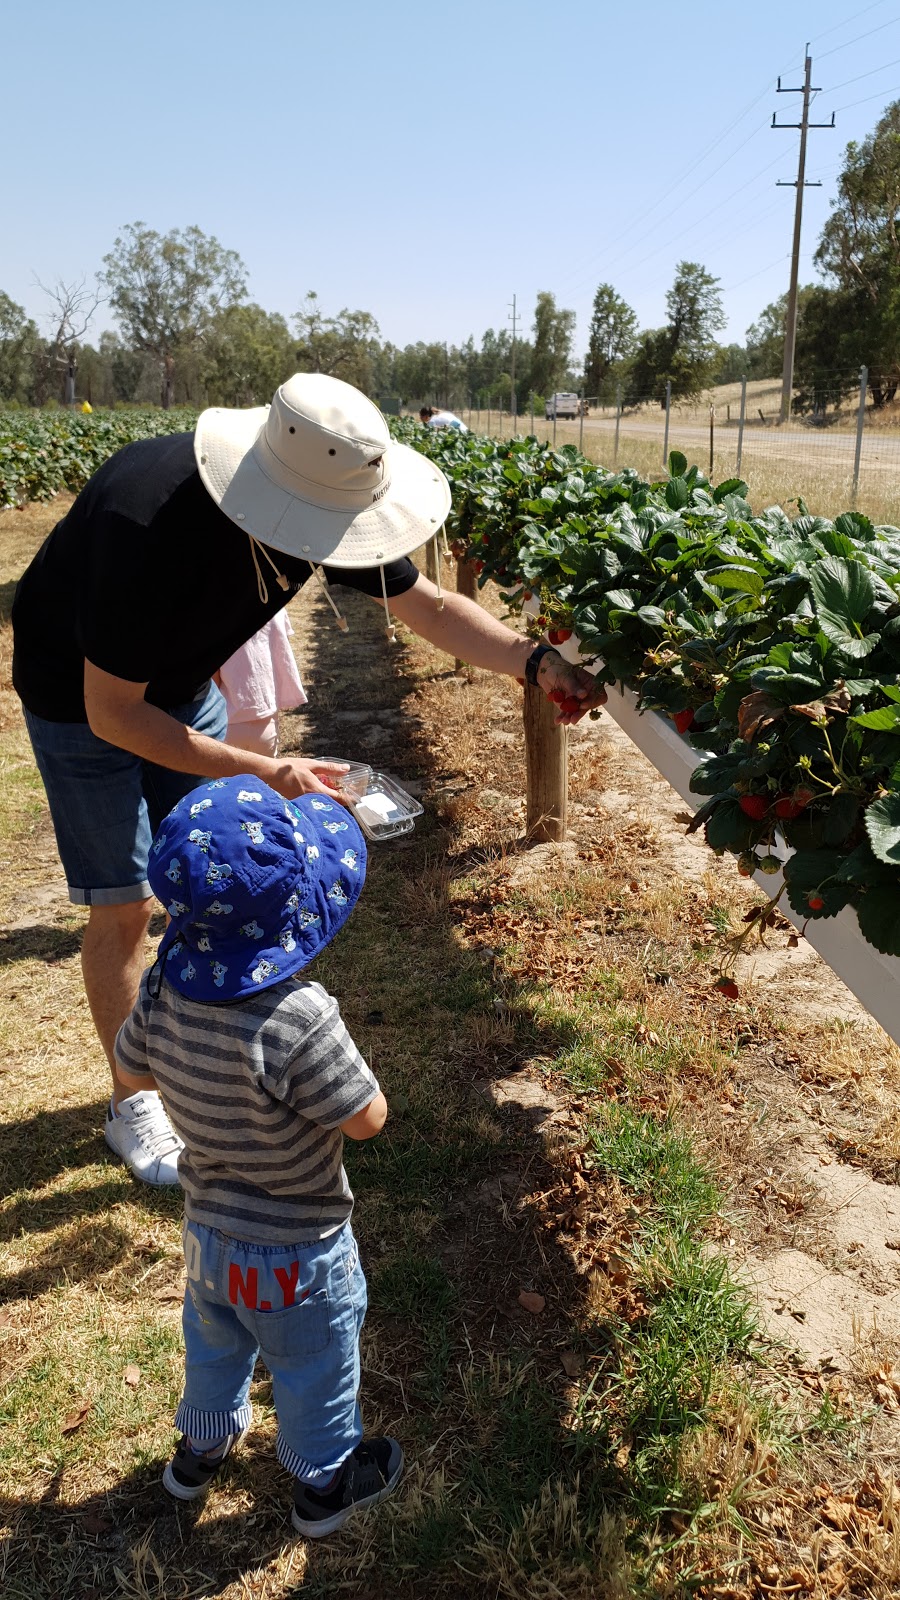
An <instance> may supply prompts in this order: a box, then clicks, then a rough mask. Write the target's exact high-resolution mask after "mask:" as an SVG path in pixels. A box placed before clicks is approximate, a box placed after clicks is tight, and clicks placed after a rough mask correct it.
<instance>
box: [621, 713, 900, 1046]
mask: <svg viewBox="0 0 900 1600" xmlns="http://www.w3.org/2000/svg"><path fill="white" fill-rule="evenodd" d="M604 709H605V710H606V711H608V712H609V714H610V716H611V717H612V718H613V720H614V721H615V722H617V723H618V725H619V727H620V728H621V729H622V732H623V733H627V735H628V737H629V739H631V741H632V743H633V744H636V745H637V747H638V749H639V750H641V751H642V752H643V754H644V755H645V756H646V757H647V760H648V761H650V762H652V764H653V766H654V767H655V768H656V770H657V772H659V773H660V774H661V775H662V776H663V777H664V778H665V779H666V781H667V782H668V783H670V784H671V785H672V788H673V789H675V790H676V792H677V793H678V794H680V795H681V798H682V799H683V800H684V801H685V802H686V803H687V804H688V805H689V806H690V807H691V810H692V811H696V810H697V808H698V806H699V804H700V803H701V802H702V800H703V799H704V798H705V796H698V795H695V794H692V793H691V789H690V781H691V773H692V772H693V770H694V768H695V767H697V766H699V765H700V762H701V761H702V760H703V752H702V751H701V750H695V749H693V747H692V746H691V745H689V744H687V743H686V742H685V740H684V739H682V737H681V735H680V734H679V733H678V731H677V729H676V728H675V727H674V726H673V724H672V723H671V722H670V721H669V720H668V718H667V717H661V716H658V715H657V713H656V712H655V711H644V712H639V711H638V709H637V699H636V696H635V695H634V693H633V691H632V690H631V689H618V688H612V689H610V690H609V700H608V702H607V704H606V706H605V708H604ZM785 854H790V852H789V851H785ZM753 876H754V879H755V881H756V882H757V883H758V884H759V886H760V888H761V889H764V890H765V892H766V894H767V895H772V894H774V893H775V892H776V890H777V889H778V888H779V886H780V884H781V882H782V879H781V877H780V876H777V877H776V876H774V875H773V876H767V875H766V874H765V873H762V872H755V873H754V874H753ZM781 909H782V910H783V911H784V914H785V916H786V917H789V918H790V920H791V922H793V923H794V924H795V926H796V927H798V928H800V927H802V926H803V918H802V917H799V916H798V915H797V914H796V912H794V911H792V910H791V908H790V906H789V905H788V904H787V902H786V901H785V902H784V904H783V905H782V906H781ZM806 938H807V941H808V942H809V944H811V945H812V947H813V949H814V950H817V951H818V953H819V955H820V956H821V957H822V959H823V961H827V962H828V965H829V966H830V967H831V969H832V971H833V972H836V973H837V975H838V977H839V978H840V979H841V980H842V982H844V983H845V984H846V985H847V988H848V989H851V990H852V992H853V993H854V994H855V995H856V998H857V999H858V1000H860V1001H861V1002H862V1004H863V1005H864V1006H865V1008H866V1010H867V1011H870V1012H871V1014H872V1016H873V1017H874V1018H875V1019H876V1021H877V1022H880V1023H881V1026H882V1027H883V1028H884V1030H885V1032H886V1033H889V1034H890V1036H891V1038H892V1039H894V1040H896V1041H897V1043H900V959H898V958H897V957H896V956H886V955H882V953H881V951H880V950H876V949H875V947H874V945H871V944H869V942H868V940H866V939H864V938H863V936H862V934H861V932H860V929H859V923H858V922H857V920H856V913H855V911H853V909H852V907H850V906H846V907H845V908H844V910H843V911H841V912H839V913H838V915H837V916H836V917H827V918H817V919H816V920H815V921H811V922H809V923H808V924H807V928H806Z"/></svg>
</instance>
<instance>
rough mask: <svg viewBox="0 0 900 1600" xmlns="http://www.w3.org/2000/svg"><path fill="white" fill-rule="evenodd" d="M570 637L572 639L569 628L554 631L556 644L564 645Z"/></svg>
mask: <svg viewBox="0 0 900 1600" xmlns="http://www.w3.org/2000/svg"><path fill="white" fill-rule="evenodd" d="M571 637H572V629H571V628H557V630H556V642H557V644H565V642H566V640H567V639H571Z"/></svg>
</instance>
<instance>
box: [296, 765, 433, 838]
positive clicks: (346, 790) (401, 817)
mask: <svg viewBox="0 0 900 1600" xmlns="http://www.w3.org/2000/svg"><path fill="white" fill-rule="evenodd" d="M315 759H316V760H317V761H340V760H342V759H343V758H342V757H340V756H317V757H316V758H315ZM347 768H348V770H347V771H346V772H341V773H335V774H334V779H333V784H334V788H335V789H336V790H338V791H339V792H340V793H342V794H344V795H346V797H347V799H348V800H349V802H350V807H351V810H352V812H353V815H354V816H355V818H356V820H357V822H358V823H359V825H360V827H361V828H362V831H363V833H364V834H365V835H366V838H367V839H372V840H376V841H379V842H380V841H381V840H384V839H397V838H399V837H400V835H401V834H404V833H412V831H413V828H414V827H415V822H416V817H421V815H422V812H423V810H424V807H423V806H422V805H421V804H420V802H419V801H418V800H415V799H414V798H413V796H412V795H411V794H408V793H407V791H406V790H405V789H403V788H401V787H400V784H399V783H398V782H397V781H396V779H395V778H391V777H389V775H388V774H387V773H386V772H376V771H373V769H372V768H371V767H368V766H366V765H365V763H364V762H361V761H348V762H347Z"/></svg>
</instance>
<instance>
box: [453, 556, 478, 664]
mask: <svg viewBox="0 0 900 1600" xmlns="http://www.w3.org/2000/svg"><path fill="white" fill-rule="evenodd" d="M456 592H457V594H463V595H465V597H466V599H467V600H474V601H475V602H476V603H477V601H478V584H477V582H476V578H475V568H474V567H473V565H472V563H471V561H457V563H456ZM466 664H467V663H466V662H465V661H461V660H460V658H459V656H457V658H456V671H457V672H462V671H463V669H464V668H465V666H466Z"/></svg>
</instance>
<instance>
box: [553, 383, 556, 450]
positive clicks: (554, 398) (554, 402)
mask: <svg viewBox="0 0 900 1600" xmlns="http://www.w3.org/2000/svg"><path fill="white" fill-rule="evenodd" d="M553 444H554V446H555V445H556V396H555V395H554V397H553Z"/></svg>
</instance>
